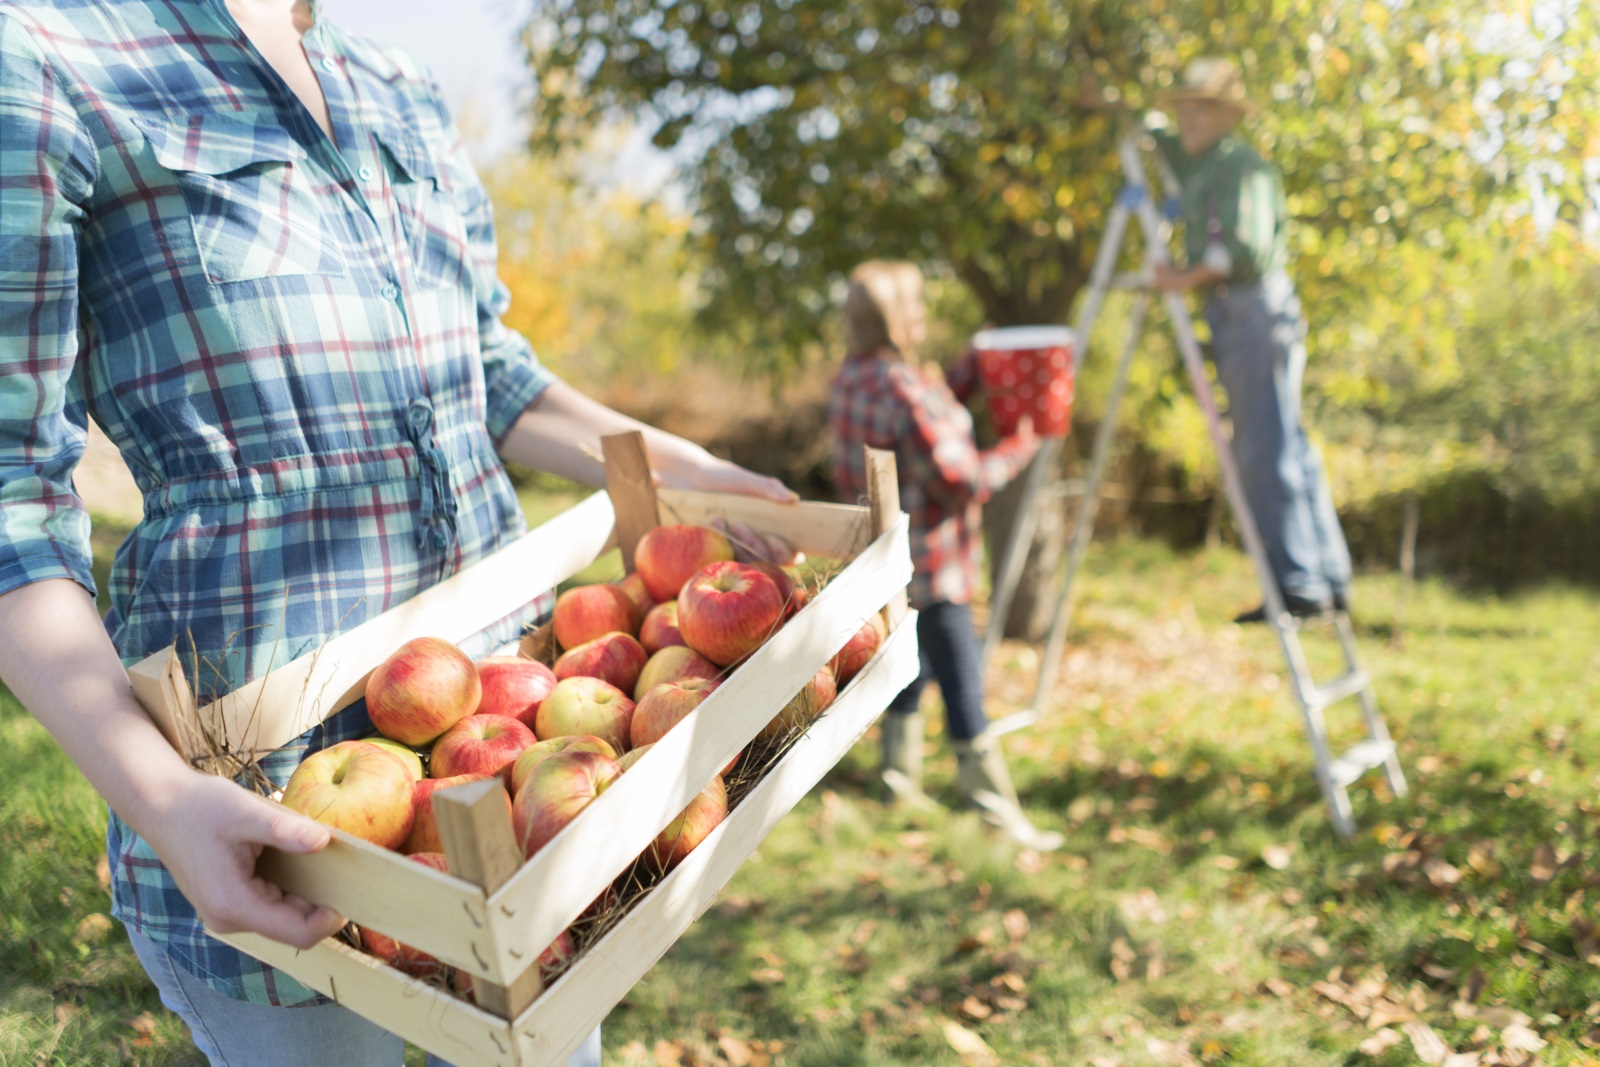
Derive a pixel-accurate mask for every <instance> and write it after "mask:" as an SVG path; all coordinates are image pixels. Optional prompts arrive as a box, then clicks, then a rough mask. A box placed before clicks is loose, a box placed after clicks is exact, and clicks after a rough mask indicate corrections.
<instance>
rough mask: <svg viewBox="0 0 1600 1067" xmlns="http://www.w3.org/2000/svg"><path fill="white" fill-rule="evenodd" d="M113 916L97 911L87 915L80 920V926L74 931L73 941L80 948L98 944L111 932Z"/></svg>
mask: <svg viewBox="0 0 1600 1067" xmlns="http://www.w3.org/2000/svg"><path fill="white" fill-rule="evenodd" d="M111 929H112V925H111V916H109V915H102V914H100V913H99V912H96V913H95V914H93V915H85V916H84V917H83V918H82V919H81V920H79V922H78V928H77V929H76V930H74V931H73V932H72V943H73V944H74V945H76V946H78V947H79V948H88V947H90V946H92V945H98V944H100V942H102V941H104V940H105V939H106V938H107V937H108V936H110V934H111Z"/></svg>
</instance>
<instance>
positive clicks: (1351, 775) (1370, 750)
mask: <svg viewBox="0 0 1600 1067" xmlns="http://www.w3.org/2000/svg"><path fill="white" fill-rule="evenodd" d="M1393 755H1394V742H1393V741H1380V740H1378V739H1377V738H1368V739H1367V740H1365V741H1358V742H1356V743H1355V744H1354V745H1351V746H1350V748H1349V749H1348V750H1347V751H1346V752H1345V753H1344V755H1342V756H1340V757H1338V758H1337V759H1335V760H1334V761H1333V762H1332V763H1330V764H1328V777H1330V778H1332V779H1333V787H1334V788H1335V789H1345V788H1348V787H1349V786H1352V785H1354V784H1355V783H1356V782H1357V781H1359V780H1360V778H1361V776H1362V775H1363V774H1366V773H1367V772H1368V771H1370V770H1375V769H1376V768H1378V767H1382V766H1383V765H1384V764H1385V763H1387V762H1388V761H1389V759H1390V757H1392V756H1393Z"/></svg>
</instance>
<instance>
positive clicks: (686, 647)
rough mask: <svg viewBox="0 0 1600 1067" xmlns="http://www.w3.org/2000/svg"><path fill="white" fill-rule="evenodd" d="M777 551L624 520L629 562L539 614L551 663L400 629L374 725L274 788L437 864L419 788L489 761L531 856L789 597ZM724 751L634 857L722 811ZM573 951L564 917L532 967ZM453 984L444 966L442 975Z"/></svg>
mask: <svg viewBox="0 0 1600 1067" xmlns="http://www.w3.org/2000/svg"><path fill="white" fill-rule="evenodd" d="M730 533H731V534H732V535H733V536H731V537H730V536H729V534H730ZM793 556H794V553H793V550H792V549H790V548H789V547H788V546H787V545H785V544H783V543H782V542H781V541H778V540H777V539H775V538H771V537H765V536H763V535H761V534H758V533H755V532H754V531H751V530H749V529H748V528H747V527H742V526H741V527H734V528H733V529H731V530H728V531H727V532H725V531H724V530H720V529H714V528H711V527H704V526H686V525H672V526H659V527H656V528H655V529H652V530H650V531H649V532H648V533H646V534H645V535H644V536H643V537H642V538H640V540H639V543H638V546H637V547H636V549H635V552H634V564H635V567H636V568H637V569H636V572H635V573H633V574H630V575H628V576H627V577H625V578H623V579H622V580H621V581H619V582H616V583H614V584H609V585H607V584H597V585H586V586H579V587H577V588H573V589H569V590H567V591H566V592H564V593H562V594H561V596H560V597H558V598H557V600H556V606H555V612H554V616H553V618H552V620H551V627H552V630H553V632H554V635H555V639H556V641H557V642H558V643H559V645H560V647H561V649H562V651H561V653H560V655H559V657H558V658H556V660H555V662H554V664H553V666H546V665H545V664H543V663H540V662H538V661H537V660H533V659H528V658H524V657H521V656H491V657H487V658H485V659H481V660H479V661H477V662H476V663H474V662H473V661H472V660H470V659H468V657H467V656H466V655H465V654H464V653H462V652H461V650H460V649H458V648H457V647H456V646H455V645H453V644H451V643H450V642H448V641H444V640H441V639H438V638H432V637H422V638H417V639H416V640H413V641H409V642H407V643H406V644H405V645H403V646H402V647H401V648H400V649H399V650H397V651H396V652H395V653H394V654H393V655H392V656H390V657H389V658H388V659H387V660H385V661H384V662H383V663H382V664H381V665H379V666H378V668H377V669H376V670H374V671H373V672H372V674H371V675H370V677H369V678H368V680H367V690H366V697H367V713H368V715H369V716H370V717H371V719H372V725H373V727H374V728H375V729H376V730H377V731H378V733H377V735H376V736H373V737H370V738H367V739H366V740H363V741H346V742H343V743H341V744H337V745H334V746H332V747H330V748H328V749H325V750H323V751H322V752H319V753H316V754H315V755H312V756H310V757H308V758H307V759H306V760H305V761H304V762H303V763H302V764H301V765H300V766H299V767H298V768H297V769H296V770H295V772H294V775H293V777H291V778H290V780H289V783H288V785H287V786H286V787H285V788H284V792H283V803H285V804H287V805H289V806H290V807H292V808H295V809H296V810H298V811H301V812H304V813H305V814H307V815H310V816H311V817H312V818H315V819H319V820H321V821H322V822H325V823H328V824H330V825H333V826H337V827H339V828H340V829H342V830H345V831H347V832H349V833H351V834H354V835H355V836H357V837H360V838H363V839H365V840H367V841H371V842H372V843H374V844H377V845H380V846H382V847H385V848H391V849H396V850H398V851H400V852H402V853H405V854H406V855H407V856H409V857H410V858H411V859H412V860H414V861H416V862H418V863H422V864H425V865H427V866H429V867H433V868H434V869H436V870H440V871H443V870H445V869H446V865H445V858H444V845H443V842H442V840H441V839H440V836H439V825H438V821H437V818H436V817H435V814H434V810H433V794H434V793H435V792H436V791H437V790H439V789H444V788H448V787H450V786H455V785H464V784H466V783H468V782H474V781H483V780H486V779H490V778H497V779H499V780H500V781H501V782H503V783H504V784H505V787H506V793H505V799H506V803H507V805H508V806H509V807H510V809H511V823H512V828H513V831H514V832H515V835H516V840H517V844H518V846H519V847H520V848H521V849H522V851H523V854H524V856H525V857H527V858H530V859H531V858H532V857H533V856H534V854H535V853H537V852H538V851H539V849H540V848H542V847H544V845H545V844H546V843H548V842H549V841H550V840H551V839H552V838H554V837H555V836H556V834H557V833H559V832H560V831H561V829H562V828H563V827H565V826H566V825H567V824H568V823H570V822H571V821H572V820H573V819H574V818H576V817H577V815H578V813H579V812H581V811H582V810H583V809H584V808H586V807H587V806H588V805H589V804H590V803H591V802H592V801H593V800H594V799H595V798H596V797H597V796H599V795H600V794H601V793H602V792H604V791H605V789H606V788H607V787H608V786H609V785H611V784H612V783H613V782H615V781H616V780H617V778H618V777H619V776H621V775H622V774H623V773H625V772H626V771H627V770H628V768H630V767H631V766H633V764H634V763H635V762H637V761H638V759H639V758H640V757H641V756H642V755H643V754H644V753H645V752H646V751H648V750H649V748H650V747H651V745H652V744H654V742H656V741H658V740H660V739H661V738H662V737H663V736H665V734H666V733H667V731H668V730H670V729H672V727H673V726H675V725H677V724H678V723H679V722H681V721H682V720H683V719H684V718H685V717H687V716H688V715H689V713H690V712H691V711H693V710H694V709H695V708H696V707H698V706H699V705H700V704H701V703H702V702H703V701H704V700H705V699H706V698H707V697H708V696H710V695H711V693H712V692H714V691H715V690H716V688H717V687H718V686H719V685H720V684H721V683H722V680H723V678H724V677H725V675H727V674H728V673H729V672H731V671H732V670H733V669H735V668H736V667H737V666H738V664H739V663H741V662H742V661H743V660H744V659H745V658H747V657H748V656H749V655H750V654H751V653H752V652H754V651H755V650H756V649H758V648H759V647H761V645H762V644H763V643H764V642H765V641H766V640H767V639H768V638H769V637H771V636H772V634H774V633H776V632H777V630H778V629H779V628H780V627H781V626H782V625H783V623H784V622H785V621H787V620H788V619H789V618H791V617H792V616H793V615H794V614H795V613H796V612H797V611H799V610H800V608H801V607H802V606H803V605H804V604H805V601H806V599H807V596H806V589H805V587H804V586H803V585H802V584H800V583H799V582H797V581H796V580H795V579H794V578H793V577H792V576H791V575H790V574H789V572H787V571H785V570H784V568H783V566H781V565H780V564H782V563H787V562H790V560H792V558H793ZM883 637H884V631H883V628H882V625H881V623H880V622H879V621H878V619H877V618H876V617H874V618H873V619H872V620H871V621H869V622H868V623H867V624H866V625H865V626H863V627H862V628H861V630H860V631H859V632H858V633H857V634H856V635H855V636H854V637H852V638H851V640H850V642H849V643H848V644H846V645H845V647H844V648H843V649H841V650H840V652H839V653H838V655H837V656H835V657H834V658H833V660H832V661H831V662H830V663H829V664H827V665H825V666H823V667H822V668H821V669H820V670H818V671H817V673H816V675H815V676H814V677H813V678H812V679H811V680H810V681H809V682H807V683H806V685H805V687H804V689H802V690H801V692H800V693H798V694H796V695H795V696H794V698H793V699H791V700H790V701H789V702H788V704H786V705H785V706H784V708H783V709H782V711H780V712H779V713H778V715H777V716H775V717H774V718H773V719H772V721H771V722H770V723H768V724H767V725H766V726H765V727H764V728H763V729H762V731H761V733H760V734H759V735H758V741H760V742H770V741H773V740H781V739H783V738H785V737H787V736H788V735H789V734H791V733H794V732H796V731H797V730H798V729H799V728H803V727H804V726H805V725H806V724H808V723H810V722H811V720H813V719H815V718H816V716H817V715H819V714H821V713H822V711H823V710H824V709H825V708H826V707H827V706H828V705H829V704H830V703H832V701H833V699H834V697H835V695H836V694H837V692H838V690H839V689H840V688H842V687H843V686H844V685H845V684H846V683H848V682H849V680H850V679H851V678H852V677H853V676H854V675H855V674H856V672H858V671H859V670H860V669H861V668H862V667H864V666H865V665H866V663H867V661H868V660H870V659H871V658H872V656H873V654H874V653H875V652H876V651H877V648H878V646H879V645H880V644H881V642H882V640H883ZM424 754H426V756H427V772H426V774H425V773H424V762H423V757H424ZM741 755H742V754H741ZM739 759H740V756H738V755H736V756H735V757H734V759H733V760H732V761H731V762H729V764H728V765H727V766H726V767H724V768H723V770H722V774H721V775H717V776H715V777H713V778H712V780H711V781H710V783H708V784H707V785H706V787H705V788H704V789H702V790H701V791H700V793H699V794H698V795H697V796H696V797H695V798H694V799H693V800H692V801H691V802H690V803H689V806H688V807H687V808H685V809H684V811H683V812H682V813H681V814H680V815H679V816H678V817H677V818H676V819H674V820H673V821H672V823H670V824H669V825H668V826H667V827H666V828H665V829H664V830H662V831H661V833H660V834H659V835H658V836H657V837H656V838H655V840H654V841H652V842H651V844H650V847H649V848H648V849H647V850H646V852H645V854H644V856H643V857H642V859H643V860H644V861H645V862H646V863H647V864H648V865H649V867H650V868H651V869H652V870H654V871H656V872H658V873H664V872H666V871H668V870H670V869H671V868H672V867H673V866H674V865H676V864H677V863H678V862H679V861H681V860H682V859H683V858H684V857H685V856H687V855H688V854H689V853H690V851H692V850H693V849H694V848H695V846H697V845H698V844H699V843H700V842H701V841H702V840H704V839H705V837H706V835H708V834H709V833H710V832H711V831H712V829H714V828H715V827H716V826H717V825H718V824H719V823H720V822H722V820H723V818H725V817H726V815H727V813H728V792H727V789H726V787H725V785H724V782H723V778H722V775H726V774H728V773H729V772H730V771H731V770H732V769H733V768H734V766H735V765H737V763H738V762H739ZM361 943H362V946H363V947H364V948H365V949H367V950H368V951H369V952H372V953H373V954H374V955H376V956H378V957H380V958H382V959H383V960H385V961H386V962H388V963H390V964H391V965H393V966H395V967H397V968H399V969H401V970H403V971H405V972H406V973H408V974H411V975H414V976H417V977H420V978H432V977H441V978H448V977H449V976H450V975H449V968H447V967H445V965H444V964H442V963H441V962H440V961H439V960H437V959H434V958H433V957H432V956H429V955H427V954H426V953H423V952H421V951H419V950H417V949H414V948H411V947H410V946H407V945H403V944H399V943H397V942H395V941H394V940H393V939H392V938H388V937H384V936H383V935H381V934H377V933H376V932H374V931H362V933H361ZM574 951H575V945H574V942H573V939H572V936H571V932H570V931H567V932H564V933H563V934H562V935H561V937H560V938H558V939H557V941H556V943H555V944H553V945H551V946H550V948H549V949H548V950H547V951H546V952H545V953H544V955H542V956H541V957H540V960H539V962H540V967H541V970H543V971H544V972H545V973H546V977H547V978H548V977H549V974H550V973H551V972H552V971H553V970H556V969H559V968H560V967H561V966H562V965H563V964H564V962H565V960H566V959H568V958H569V957H570V956H572V955H573V953H574ZM467 984H469V983H468V982H467V979H466V977H465V976H456V985H457V988H461V987H462V986H464V985H467Z"/></svg>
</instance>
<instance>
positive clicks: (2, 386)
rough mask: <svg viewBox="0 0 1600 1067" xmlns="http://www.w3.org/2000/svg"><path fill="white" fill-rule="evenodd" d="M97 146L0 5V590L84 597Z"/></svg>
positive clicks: (40, 56) (89, 585)
mask: <svg viewBox="0 0 1600 1067" xmlns="http://www.w3.org/2000/svg"><path fill="white" fill-rule="evenodd" d="M94 159H95V156H94V149H93V143H92V141H91V140H90V138H89V135H88V131H87V130H86V129H85V128H84V125H83V123H82V122H81V121H80V119H79V117H78V114H77V112H76V111H75V109H74V108H73V106H72V102H71V101H70V100H69V99H68V98H67V96H66V94H65V93H64V92H63V90H62V88H61V86H60V85H59V83H58V82H57V80H56V77H55V74H54V71H53V70H52V69H51V66H50V64H49V62H48V61H47V60H46V58H45V55H44V53H43V51H42V50H41V49H40V48H39V47H38V44H37V42H36V41H34V39H33V37H32V35H31V34H30V33H29V32H28V30H27V29H26V28H25V27H24V26H23V25H22V24H20V23H19V22H17V21H16V20H15V19H14V18H13V17H12V16H9V15H7V14H5V13H4V12H0V593H7V592H10V591H11V590H13V589H16V588H18V587H20V586H23V585H27V584H29V583H30V582H37V581H42V580H44V579H47V578H70V579H72V580H73V581H76V582H78V583H79V584H80V585H82V586H83V587H84V588H85V589H86V590H88V591H89V593H90V595H93V594H94V579H93V578H92V577H91V573H90V568H89V563H90V559H91V550H90V544H89V517H88V513H87V512H86V511H85V510H84V506H83V502H82V501H81V500H80V499H79V498H78V495H77V493H76V491H75V490H74V489H73V486H72V471H73V468H74V467H75V466H76V465H77V462H78V459H79V458H80V457H81V456H82V455H83V449H84V445H85V443H86V441H87V439H88V433H87V429H88V416H87V411H86V408H85V405H84V401H83V393H82V390H81V388H80V386H79V383H78V382H77V381H76V379H75V377H74V369H75V366H76V364H77V360H78V351H79V337H78V230H79V227H80V225H81V223H82V220H83V218H84V205H85V203H86V202H87V200H88V197H89V193H90V190H91V189H92V188H93V185H94V179H95V162H94Z"/></svg>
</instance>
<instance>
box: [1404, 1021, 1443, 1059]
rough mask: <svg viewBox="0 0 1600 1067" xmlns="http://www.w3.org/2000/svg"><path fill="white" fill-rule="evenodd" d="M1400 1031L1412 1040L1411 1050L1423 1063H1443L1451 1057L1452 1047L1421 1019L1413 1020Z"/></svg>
mask: <svg viewBox="0 0 1600 1067" xmlns="http://www.w3.org/2000/svg"><path fill="white" fill-rule="evenodd" d="M1400 1029H1402V1030H1404V1031H1405V1032H1406V1036H1407V1037H1409V1038H1410V1039H1411V1048H1412V1049H1413V1050H1414V1051H1415V1052H1416V1054H1417V1059H1419V1060H1421V1061H1422V1062H1423V1063H1443V1062H1444V1061H1445V1057H1447V1056H1449V1055H1450V1046H1449V1045H1446V1044H1445V1043H1444V1039H1443V1038H1441V1037H1440V1036H1439V1035H1438V1034H1436V1033H1434V1032H1433V1027H1431V1026H1429V1025H1428V1024H1427V1023H1425V1022H1423V1021H1422V1020H1421V1019H1412V1020H1410V1021H1408V1022H1407V1023H1406V1024H1405V1025H1404V1026H1402V1027H1401V1028H1400Z"/></svg>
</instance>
